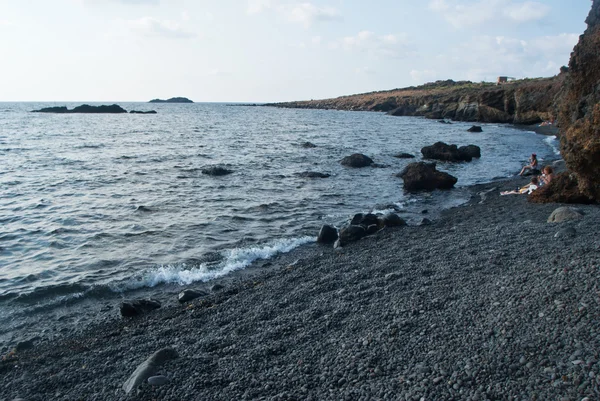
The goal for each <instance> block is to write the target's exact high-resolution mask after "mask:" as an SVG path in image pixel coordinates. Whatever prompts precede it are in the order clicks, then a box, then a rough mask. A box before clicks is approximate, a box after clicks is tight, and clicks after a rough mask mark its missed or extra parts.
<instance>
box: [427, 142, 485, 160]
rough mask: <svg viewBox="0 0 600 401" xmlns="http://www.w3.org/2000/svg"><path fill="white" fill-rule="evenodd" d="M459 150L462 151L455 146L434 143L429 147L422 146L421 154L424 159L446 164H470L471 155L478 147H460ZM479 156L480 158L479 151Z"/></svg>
mask: <svg viewBox="0 0 600 401" xmlns="http://www.w3.org/2000/svg"><path fill="white" fill-rule="evenodd" d="M461 149H462V151H461V150H459V148H458V147H457V146H456V145H448V144H447V143H444V142H436V143H434V144H433V145H431V146H424V147H423V148H421V153H423V157H424V158H426V159H435V160H442V161H448V162H459V161H468V162H470V161H471V160H472V159H473V156H471V154H474V153H477V150H478V149H479V147H478V146H475V145H469V146H462V147H461ZM479 155H480V156H481V151H480V154H479Z"/></svg>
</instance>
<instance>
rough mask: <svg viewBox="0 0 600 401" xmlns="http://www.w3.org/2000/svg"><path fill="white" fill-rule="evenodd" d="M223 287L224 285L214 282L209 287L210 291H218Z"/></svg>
mask: <svg viewBox="0 0 600 401" xmlns="http://www.w3.org/2000/svg"><path fill="white" fill-rule="evenodd" d="M224 288H225V286H224V285H221V284H214V285H213V286H212V287H210V290H211V291H212V292H219V291H221V290H222V289H224Z"/></svg>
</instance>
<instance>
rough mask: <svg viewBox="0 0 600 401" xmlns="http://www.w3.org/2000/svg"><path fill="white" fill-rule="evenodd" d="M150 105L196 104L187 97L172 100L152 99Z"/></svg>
mask: <svg viewBox="0 0 600 401" xmlns="http://www.w3.org/2000/svg"><path fill="white" fill-rule="evenodd" d="M148 103H194V102H193V101H192V100H190V99H188V98H187V97H172V98H170V99H166V100H165V99H152V100H150V101H149V102H148Z"/></svg>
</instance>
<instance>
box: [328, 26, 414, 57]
mask: <svg viewBox="0 0 600 401" xmlns="http://www.w3.org/2000/svg"><path fill="white" fill-rule="evenodd" d="M340 44H341V47H342V48H344V49H345V50H348V51H358V52H365V53H369V54H374V55H380V56H390V57H400V56H403V55H406V53H407V52H408V50H409V47H410V44H409V41H408V36H407V35H406V34H404V33H402V34H387V35H382V36H380V35H377V34H375V33H374V32H371V31H360V32H359V33H358V34H356V35H355V36H346V37H345V38H343V39H342V40H341V42H340ZM330 47H331V48H337V47H339V46H338V45H337V44H333V45H331V46H330Z"/></svg>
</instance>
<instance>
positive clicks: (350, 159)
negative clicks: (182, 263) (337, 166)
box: [340, 153, 373, 168]
mask: <svg viewBox="0 0 600 401" xmlns="http://www.w3.org/2000/svg"><path fill="white" fill-rule="evenodd" d="M340 163H342V166H346V167H355V168H360V167H368V166H370V165H371V164H373V159H371V158H370V157H369V156H365V155H363V154H360V153H354V154H353V155H350V156H346V157H344V158H343V159H342V160H341V161H340Z"/></svg>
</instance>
